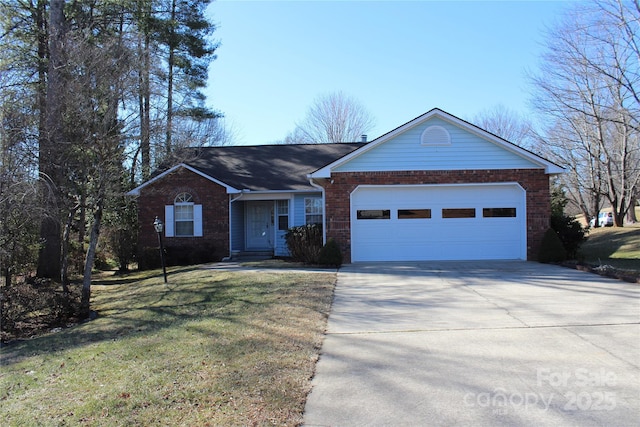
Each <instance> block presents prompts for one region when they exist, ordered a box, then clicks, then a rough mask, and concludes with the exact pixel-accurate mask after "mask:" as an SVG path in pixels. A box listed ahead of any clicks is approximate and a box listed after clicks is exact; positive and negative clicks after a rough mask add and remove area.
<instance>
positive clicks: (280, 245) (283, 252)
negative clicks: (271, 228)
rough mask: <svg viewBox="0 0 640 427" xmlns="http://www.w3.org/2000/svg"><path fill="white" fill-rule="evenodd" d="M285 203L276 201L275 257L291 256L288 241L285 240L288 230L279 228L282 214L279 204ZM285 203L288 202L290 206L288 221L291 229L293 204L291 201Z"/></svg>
mask: <svg viewBox="0 0 640 427" xmlns="http://www.w3.org/2000/svg"><path fill="white" fill-rule="evenodd" d="M280 202H283V201H282V200H278V201H276V206H275V212H276V217H275V218H276V219H275V229H276V247H275V248H274V252H273V254H274V255H275V256H289V255H290V253H289V248H288V247H287V241H286V240H285V235H286V234H287V230H280V227H279V222H278V219H279V214H280V210H279V209H278V203H280ZM284 202H287V204H288V212H289V214H288V220H289V227H291V205H292V202H291V200H284Z"/></svg>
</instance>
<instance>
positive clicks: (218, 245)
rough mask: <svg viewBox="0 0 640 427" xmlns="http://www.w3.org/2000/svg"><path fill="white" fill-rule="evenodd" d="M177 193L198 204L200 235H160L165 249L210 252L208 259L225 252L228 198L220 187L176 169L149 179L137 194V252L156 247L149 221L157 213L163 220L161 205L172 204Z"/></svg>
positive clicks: (156, 239) (187, 171) (156, 238)
mask: <svg viewBox="0 0 640 427" xmlns="http://www.w3.org/2000/svg"><path fill="white" fill-rule="evenodd" d="M180 193H189V194H191V196H193V202H194V203H195V204H198V205H202V234H203V236H202V237H166V238H165V237H164V236H163V239H164V241H163V243H164V244H165V246H166V247H167V248H171V247H181V248H183V247H186V248H193V250H194V251H196V250H200V251H202V250H206V251H212V250H213V251H214V252H215V253H214V254H213V255H212V256H211V258H212V259H215V258H218V259H219V258H222V257H224V256H227V255H228V254H229V197H228V195H227V193H226V190H225V188H224V187H222V186H220V185H218V184H216V183H214V182H211V181H209V180H208V179H205V178H203V177H201V176H200V175H198V174H195V173H193V172H191V171H190V170H188V169H184V168H180V169H178V170H176V171H175V172H173V173H171V174H169V175H167V176H165V177H163V178H162V179H160V180H158V181H156V182H153V183H151V184H149V185H147V186H146V187H144V188H143V189H142V190H140V196H139V197H138V224H139V229H138V254H141V253H142V252H143V251H144V248H145V247H153V248H157V247H158V237H157V234H156V232H155V230H154V228H153V221H154V219H155V217H156V216H158V217H159V218H160V219H161V220H162V221H163V222H166V218H165V217H164V207H165V205H172V204H173V203H174V199H175V197H176V196H177V195H178V194H180Z"/></svg>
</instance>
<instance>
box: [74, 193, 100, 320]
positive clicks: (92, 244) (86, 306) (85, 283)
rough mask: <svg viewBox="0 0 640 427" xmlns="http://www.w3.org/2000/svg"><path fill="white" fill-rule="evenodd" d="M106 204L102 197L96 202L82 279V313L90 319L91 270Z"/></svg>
mask: <svg viewBox="0 0 640 427" xmlns="http://www.w3.org/2000/svg"><path fill="white" fill-rule="evenodd" d="M103 204H104V196H100V197H99V198H98V201H97V202H96V206H95V211H94V213H93V222H92V224H91V234H90V237H89V248H88V249H87V255H86V257H85V261H84V275H83V278H82V300H81V303H80V313H81V315H82V316H85V317H89V314H90V311H91V305H90V304H91V270H92V269H93V263H94V261H95V259H96V249H97V247H98V239H99V237H100V227H101V224H102V209H103Z"/></svg>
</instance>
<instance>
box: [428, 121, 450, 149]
mask: <svg viewBox="0 0 640 427" xmlns="http://www.w3.org/2000/svg"><path fill="white" fill-rule="evenodd" d="M420 143H421V144H422V145H451V135H449V131H448V130H446V129H445V128H443V127H442V126H429V127H428V128H426V129H425V130H424V132H422V136H421V137H420Z"/></svg>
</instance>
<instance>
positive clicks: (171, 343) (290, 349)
mask: <svg viewBox="0 0 640 427" xmlns="http://www.w3.org/2000/svg"><path fill="white" fill-rule="evenodd" d="M169 281H170V283H169V285H164V284H163V282H162V278H161V276H160V275H159V274H158V272H157V271H156V272H152V274H150V273H137V274H132V275H128V276H120V277H111V278H108V279H105V280H103V281H101V282H99V283H98V284H96V285H94V287H93V295H94V300H93V308H94V309H96V310H97V311H98V313H99V317H98V318H97V319H96V320H93V321H91V322H88V323H85V324H82V325H79V326H76V327H73V328H70V329H65V330H62V331H60V332H57V333H52V334H49V335H46V336H42V337H39V338H36V339H32V340H28V341H24V342H20V343H15V344H12V345H10V346H6V347H4V348H3V349H2V354H1V361H2V372H1V374H0V380H1V387H0V402H2V413H1V414H0V424H1V425H6V426H13V425H21V426H30V425H33V426H36V425H37V426H46V425H91V426H113V425H172V426H173V425H176V426H179V425H183V426H194V425H201V426H205V425H298V424H299V423H301V422H302V413H303V410H304V403H305V400H306V395H307V393H308V392H309V390H310V378H311V376H312V375H313V370H314V366H315V362H316V360H317V357H318V353H319V348H320V345H321V340H322V335H323V332H324V328H325V326H326V318H327V315H328V312H329V308H330V303H331V296H332V292H333V287H334V285H335V273H331V272H329V273H305V272H284V271H278V270H273V271H261V272H260V271H245V272H243V271H234V272H225V271H215V272H213V271H210V270H203V269H198V268H182V269H175V270H173V271H170V278H169Z"/></svg>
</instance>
